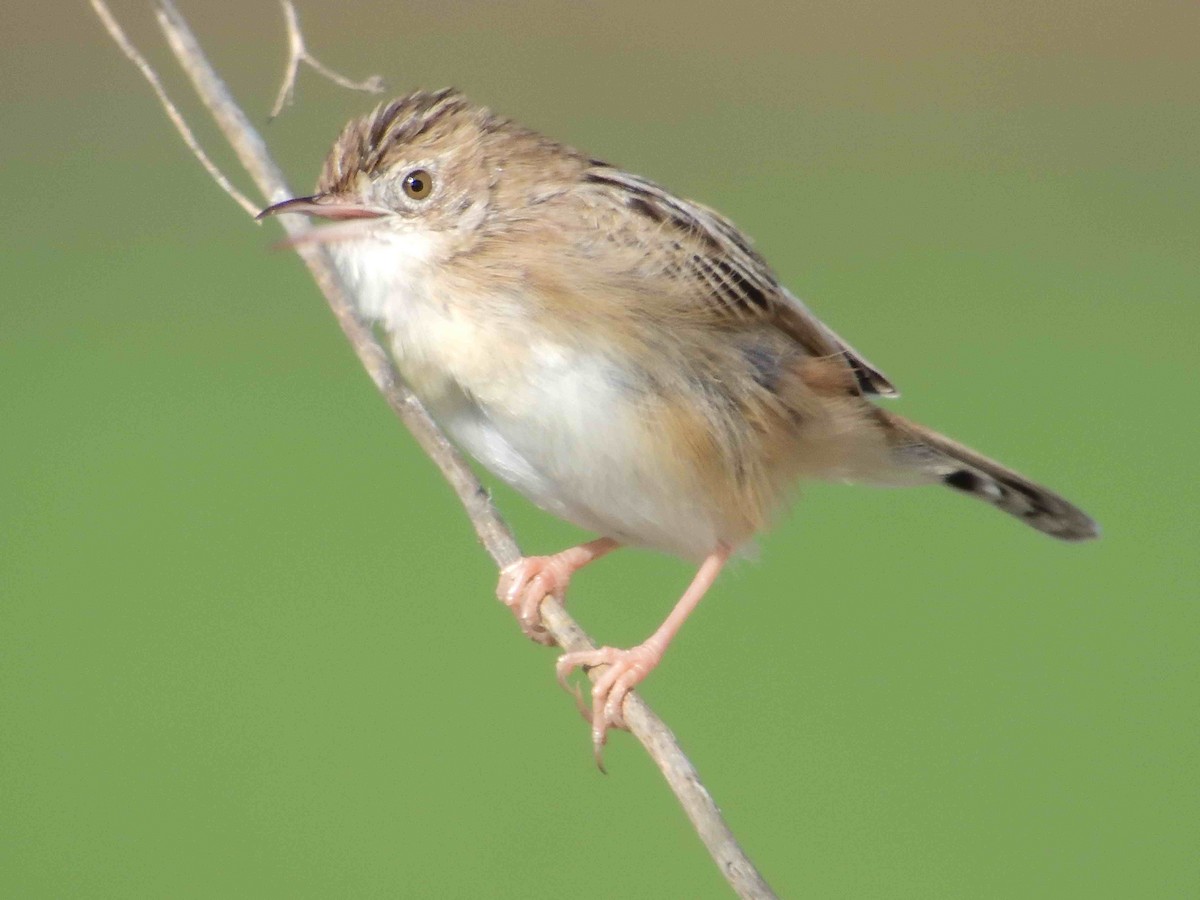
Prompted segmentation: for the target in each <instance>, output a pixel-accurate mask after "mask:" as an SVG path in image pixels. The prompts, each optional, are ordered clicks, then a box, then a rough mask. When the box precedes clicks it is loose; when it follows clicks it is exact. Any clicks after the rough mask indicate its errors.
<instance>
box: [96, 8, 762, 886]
mask: <svg viewBox="0 0 1200 900" xmlns="http://www.w3.org/2000/svg"><path fill="white" fill-rule="evenodd" d="M90 2H91V5H92V8H93V9H94V10H95V11H96V15H97V16H99V17H100V20H101V21H102V22H103V23H104V25H105V27H106V28H107V29H108V32H109V34H110V35H111V36H112V38H113V40H114V41H116V42H117V44H118V46H119V47H120V48H121V50H122V51H123V52H124V53H125V55H126V56H128V57H129V58H130V59H131V60H132V61H133V62H134V64H135V65H137V67H138V68H139V69H140V70H141V71H142V74H143V75H145V76H146V78H147V80H149V81H150V84H151V85H152V86H153V87H154V89H155V93H156V94H157V95H158V98H159V101H160V102H161V103H162V104H163V107H164V109H166V111H167V115H168V116H170V118H171V121H172V122H175V123H176V127H177V128H178V129H179V130H180V133H181V134H182V135H183V136H184V140H185V141H186V142H187V144H188V146H189V147H190V148H192V152H193V153H195V154H196V155H197V157H198V158H200V159H201V161H202V162H204V161H205V160H206V159H207V157H205V156H204V155H203V153H202V151H200V149H199V146H198V145H197V144H196V143H195V141H194V139H189V135H190V134H191V131H190V130H189V129H187V127H186V125H185V124H180V123H182V121H183V120H182V117H181V116H180V115H179V113H178V111H177V110H176V109H175V107H174V105H173V104H171V102H170V101H169V100H168V99H167V96H166V94H165V92H164V91H163V90H162V88H161V85H160V83H159V80H158V77H157V75H156V74H154V70H153V69H152V68H151V67H150V66H149V64H148V63H147V62H146V61H145V59H144V58H143V57H142V56H141V55H140V54H139V53H138V52H137V50H136V49H134V48H133V46H132V44H130V43H129V41H128V39H127V38H126V37H125V35H124V33H123V32H122V31H121V29H120V27H119V26H118V24H117V22H116V20H115V19H114V18H113V16H112V14H111V13H110V12H109V10H108V7H107V6H106V5H105V3H104V0H90ZM284 7H285V12H286V10H287V9H288V8H290V4H288V3H286V2H285V4H284ZM156 16H157V18H158V23H159V26H160V27H161V28H162V31H163V34H164V35H165V37H166V39H167V43H168V44H169V45H170V47H171V50H172V51H173V52H174V54H175V58H176V59H177V60H178V62H179V64H180V66H181V67H182V68H183V70H184V72H185V73H186V74H187V75H188V77H189V79H190V80H191V82H192V84H193V86H194V87H195V88H196V91H197V93H198V94H199V96H200V99H201V101H202V102H203V103H204V105H205V106H206V107H207V108H208V110H209V112H210V113H212V115H213V117H214V118H215V119H216V122H217V125H218V126H219V127H220V129H221V131H222V133H223V134H224V135H225V137H226V139H228V141H229V143H230V145H231V146H232V147H233V149H234V151H235V153H236V154H237V156H238V159H239V161H240V162H241V163H242V165H243V166H244V167H245V168H246V171H247V172H248V173H249V175H250V177H251V178H252V179H253V180H254V183H255V184H256V185H257V186H258V188H259V190H261V191H262V193H263V195H264V196H265V197H266V198H267V199H268V200H271V201H276V200H282V199H286V198H288V197H290V196H292V193H291V191H290V190H289V189H288V186H287V183H286V181H285V179H284V177H283V173H282V172H281V171H280V169H279V167H278V166H277V165H276V164H275V162H274V160H272V158H271V156H270V154H269V153H268V152H267V148H266V144H265V143H264V142H263V139H262V137H261V136H260V135H259V134H258V132H257V131H256V130H255V129H254V127H253V125H251V123H250V121H249V119H248V118H247V117H246V115H245V113H244V112H242V110H241V108H240V107H238V105H237V104H236V103H235V102H234V100H233V97H232V95H231V93H230V91H229V89H228V87H227V86H226V85H225V83H224V82H223V81H222V80H221V78H220V76H218V75H217V73H216V72H215V71H214V70H213V68H212V66H211V64H210V63H209V61H208V59H207V58H206V57H205V55H204V53H203V51H202V50H201V49H200V46H199V44H198V43H197V41H196V38H195V36H194V35H193V34H192V32H191V30H190V29H189V28H188V25H187V23H186V22H185V21H184V19H183V17H182V16H181V15H180V13H179V11H178V9H176V7H175V4H174V3H173V2H172V0H158V4H157V9H156ZM293 25H294V11H292V13H291V14H290V16H289V32H290V31H291V29H292V28H293ZM295 33H297V34H298V33H299V26H298V25H295ZM300 46H301V48H302V47H303V43H302V41H301V43H300ZM294 47H295V45H294V44H293V55H295V54H294ZM302 55H306V52H304V53H302ZM310 63H311V61H310ZM285 84H286V82H285ZM205 168H208V169H209V172H210V174H212V175H213V178H214V179H215V180H217V182H218V184H220V185H221V186H222V187H223V188H225V189H226V190H229V188H228V187H227V186H226V185H227V182H226V181H224V180H223V178H221V177H220V173H219V172H217V171H216V170H215V167H211V168H210V165H209V164H208V163H206V164H205ZM239 196H240V195H239ZM242 199H243V200H245V198H242ZM239 202H242V201H239ZM242 205H243V206H244V207H248V208H249V209H250V211H254V207H253V205H252V204H249V201H246V202H245V203H243V204H242ZM280 222H281V223H282V224H283V227H284V228H285V229H286V231H287V233H288V236H289V237H290V238H292V239H293V240H294V239H296V238H299V237H301V236H302V235H304V234H306V233H307V232H308V231H309V230H310V228H311V227H312V226H311V225H309V223H308V222H307V221H306V220H304V219H303V218H302V217H300V216H281V217H280ZM296 250H297V252H298V253H299V255H300V257H301V258H302V259H303V260H304V263H305V265H307V266H308V270H309V272H310V273H311V274H312V276H313V278H314V279H315V281H316V283H317V286H318V287H319V288H320V290H321V292H322V293H323V294H324V295H325V299H326V300H327V301H328V302H329V306H330V308H331V309H332V310H333V313H334V315H335V316H336V317H337V320H338V324H340V325H341V327H342V331H343V332H345V334H346V337H347V338H348V339H349V340H350V343H351V345H352V346H353V347H354V351H355V352H356V353H357V354H358V358H359V360H360V361H361V362H362V364H363V366H364V367H365V368H366V370H367V373H368V374H369V375H370V376H371V380H372V381H374V382H375V386H376V387H377V388H378V389H379V391H380V393H381V394H383V396H384V398H385V399H386V400H387V402H388V405H389V406H390V407H391V408H392V409H393V411H395V413H396V415H398V416H399V417H400V419H401V420H402V421H403V422H404V424H405V425H406V426H407V427H408V429H409V430H410V431H411V432H412V433H413V436H414V437H415V438H416V439H417V442H418V443H419V444H420V446H421V448H422V449H423V450H424V451H425V452H426V453H427V454H428V455H429V457H430V459H432V460H433V462H434V463H435V464H436V465H437V467H438V468H439V469H440V470H441V472H442V474H443V475H444V476H445V478H446V480H447V481H448V482H449V483H450V485H451V487H453V488H454V491H455V493H456V494H457V495H458V498H459V500H460V502H461V503H462V505H463V507H464V508H465V510H466V512H467V515H468V516H469V517H470V520H471V524H472V525H473V526H474V528H475V533H476V535H478V537H479V540H480V542H481V543H482V544H483V546H484V548H485V549H486V550H487V552H488V554H489V555H490V556H491V557H492V559H493V560H494V561H495V563H496V565H497V566H498V567H500V568H504V567H505V566H507V565H509V564H511V563H513V562H516V561H517V560H518V559H520V557H521V551H520V549H519V548H518V546H517V542H516V539H515V538H514V537H513V534H512V531H511V530H510V529H509V527H508V525H506V524H505V522H504V520H503V519H502V518H501V517H500V514H499V513H498V512H497V511H496V508H495V506H494V505H493V504H492V502H491V499H490V498H489V496H488V493H487V491H486V490H485V488H484V487H483V485H482V484H480V482H479V480H478V479H477V478H476V477H475V475H474V473H473V472H472V471H471V469H470V467H469V466H468V465H467V463H466V461H465V460H464V459H463V457H462V455H461V454H460V453H459V452H458V450H457V449H456V448H455V447H454V445H453V444H451V443H450V442H449V440H447V438H446V437H445V435H444V434H443V433H442V432H441V431H440V430H439V429H438V427H437V425H435V424H434V422H433V419H432V418H430V416H429V414H428V413H427V412H426V411H425V408H424V407H423V406H422V405H421V403H420V401H419V400H418V399H417V398H416V397H415V396H414V395H413V394H412V392H411V391H409V390H408V388H407V386H405V384H404V383H403V381H402V380H401V379H400V377H399V375H398V374H397V372H396V370H395V368H394V366H393V365H392V363H391V360H390V359H389V358H388V355H387V353H386V351H385V350H384V349H383V347H381V346H380V344H379V342H378V341H377V340H376V339H375V337H374V335H373V334H372V333H371V330H370V329H369V328H368V327H367V326H366V325H365V324H364V323H363V322H362V320H361V319H359V317H358V314H357V312H356V311H355V308H354V306H353V304H352V302H351V299H350V296H349V294H348V293H347V291H346V289H345V287H344V285H343V284H342V281H341V278H340V277H339V275H338V273H337V271H336V269H335V268H334V266H333V264H332V263H331V262H330V260H329V257H328V255H327V254H326V252H325V249H324V248H323V247H322V246H321V245H320V244H318V243H315V242H299V243H298V244H297V246H296ZM542 620H543V623H544V625H545V626H546V629H547V630H548V631H549V632H550V634H551V635H553V637H554V639H555V640H556V641H557V642H558V643H559V645H560V646H562V647H563V648H564V649H566V650H588V649H593V648H594V647H595V644H594V643H593V642H592V640H591V638H589V637H588V635H587V634H586V633H585V632H584V631H583V629H582V628H580V627H579V625H578V623H576V622H575V620H574V619H573V618H571V616H570V615H568V614H567V612H566V610H564V609H563V607H562V606H561V605H560V604H559V603H558V602H557V601H555V600H554V599H553V598H547V599H546V600H545V601H544V602H543V604H542ZM588 674H589V676H590V677H592V678H593V679H595V677H597V676H598V675H599V674H600V670H598V669H593V670H592V671H590V672H589V673H588ZM624 718H625V722H626V724H627V725H628V726H629V730H630V731H631V732H632V733H633V735H634V736H635V737H636V738H637V739H638V741H640V742H641V744H642V746H644V747H645V749H646V752H647V753H648V754H649V755H650V757H651V758H652V759H653V760H654V762H655V764H656V765H658V767H659V769H660V770H661V771H662V773H663V776H664V777H665V778H666V780H667V783H668V785H669V786H670V787H671V790H672V791H674V793H675V795H676V796H677V797H678V798H679V802H680V803H681V804H682V806H683V809H684V812H685V813H686V814H687V816H688V818H689V819H690V820H691V822H692V824H693V826H694V827H695V829H696V831H697V833H698V834H699V836H700V839H701V840H702V841H703V842H704V845H705V847H707V848H708V851H709V853H710V854H711V855H712V857H713V860H714V861H715V862H716V864H717V867H718V868H719V869H720V871H721V874H722V875H723V876H724V877H725V879H726V880H727V881H728V882H729V884H730V886H731V887H732V888H733V889H734V891H735V892H736V893H737V895H738V896H739V897H743V898H753V900H768V898H774V897H775V894H774V893H773V892H772V891H771V888H770V887H769V886H768V885H767V883H766V881H764V880H763V878H762V876H761V875H760V874H759V873H758V871H757V870H756V869H755V868H754V865H753V863H751V862H750V860H749V858H748V857H747V856H746V854H745V852H744V851H743V850H742V848H741V847H740V846H739V845H738V842H737V839H736V838H735V837H734V836H733V833H732V832H731V831H730V830H729V826H728V825H726V824H725V821H724V819H722V817H721V813H720V811H719V810H718V809H717V805H716V803H715V802H714V801H713V799H712V797H711V795H710V794H709V793H708V790H707V789H706V788H705V787H704V785H703V783H702V782H701V781H700V776H699V774H698V773H697V771H696V769H695V767H694V766H693V765H692V764H691V762H690V761H689V760H688V758H687V757H686V756H685V755H684V753H683V751H682V750H681V749H680V747H679V743H678V742H677V741H676V739H675V736H674V735H673V734H672V733H671V731H670V729H669V728H667V726H666V725H665V724H664V723H663V721H662V720H661V719H660V718H658V716H656V715H655V714H654V713H653V712H652V711H651V710H650V708H649V707H648V706H647V705H646V704H645V703H644V702H643V701H642V699H641V698H640V697H638V696H637V695H636V694H630V695H629V696H628V697H627V699H626V700H625V706H624Z"/></svg>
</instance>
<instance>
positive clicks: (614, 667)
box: [556, 547, 730, 771]
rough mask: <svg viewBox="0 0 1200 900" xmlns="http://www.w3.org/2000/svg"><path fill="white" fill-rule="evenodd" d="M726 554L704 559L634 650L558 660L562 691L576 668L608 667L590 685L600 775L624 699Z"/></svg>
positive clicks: (657, 659)
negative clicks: (654, 628) (610, 732)
mask: <svg viewBox="0 0 1200 900" xmlns="http://www.w3.org/2000/svg"><path fill="white" fill-rule="evenodd" d="M729 553H730V550H729V548H727V547H718V548H717V549H716V550H715V551H713V552H712V553H711V554H709V555H708V557H707V558H706V559H705V560H704V562H703V563H701V565H700V571H698V572H697V573H696V577H695V578H693V579H692V583H691V584H690V585H688V589H687V590H686V591H684V592H683V596H682V597H680V598H679V602H678V603H676V604H675V608H674V609H672V610H671V614H670V615H669V616H667V618H666V620H665V621H664V622H663V623H662V625H660V626H659V628H658V630H657V631H655V632H654V634H652V635H650V637H648V638H647V639H646V640H645V641H643V642H642V643H640V644H638V645H637V646H636V647H631V648H630V649H628V650H618V649H616V648H614V647H601V648H600V649H599V650H582V651H579V652H576V653H564V654H563V655H562V656H560V657H559V658H558V665H557V666H556V671H557V672H558V680H559V682H560V683H561V684H562V685H563V687H566V679H567V676H568V675H569V674H570V673H571V670H572V669H574V668H575V667H576V666H583V667H584V668H591V667H593V666H608V668H607V670H606V671H605V672H604V673H603V674H602V675H601V676H600V677H599V678H597V679H596V683H595V684H594V685H592V746H593V747H594V748H595V752H596V764H597V765H598V766H600V769H601V770H602V771H603V769H604V763H603V759H602V756H601V754H602V751H603V748H604V742H605V740H606V739H607V735H608V729H609V728H610V727H612V726H616V727H618V728H623V727H624V726H625V719H624V714H623V712H622V707H623V705H624V702H625V697H626V695H627V694H628V693H629V692H630V691H631V690H632V689H633V688H634V686H635V685H637V684H638V683H639V682H640V681H641V680H642V679H644V678H645V677H646V676H647V675H649V674H650V672H651V671H652V670H653V669H654V667H655V666H657V665H658V664H659V662H660V661H661V660H662V657H663V653H664V652H666V649H667V645H668V644H670V643H671V639H672V638H674V637H675V634H676V632H678V631H679V629H680V627H681V626H682V625H683V623H684V622H685V621H687V617H688V616H689V615H691V613H692V610H694V609H695V608H696V605H697V604H698V603H699V602H700V598H701V597H703V596H704V595H705V594H706V593H707V592H708V589H709V588H710V587H712V584H713V582H714V581H716V580H717V575H718V574H719V573H720V571H721V569H722V568H723V567H724V565H725V563H726V562H727V561H728V560H729Z"/></svg>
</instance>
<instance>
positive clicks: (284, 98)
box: [270, 0, 384, 119]
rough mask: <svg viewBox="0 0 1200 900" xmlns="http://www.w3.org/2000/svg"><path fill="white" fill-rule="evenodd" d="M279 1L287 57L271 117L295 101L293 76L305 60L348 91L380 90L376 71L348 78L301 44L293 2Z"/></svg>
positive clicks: (302, 42)
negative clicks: (285, 31)
mask: <svg viewBox="0 0 1200 900" xmlns="http://www.w3.org/2000/svg"><path fill="white" fill-rule="evenodd" d="M279 4H280V5H281V6H282V7H283V20H284V22H285V23H286V24H287V33H288V61H287V68H286V69H285V70H284V73H283V84H281V85H280V86H279V95H278V96H277V97H276V98H275V105H274V106H272V107H271V116H270V118H272V119H274V118H275V117H276V116H278V115H279V114H280V113H281V112H283V110H284V109H285V108H286V107H288V106H291V105H292V103H294V102H295V100H296V76H297V75H299V73H300V63H302V62H303V63H308V64H309V65H310V66H312V68H314V69H315V70H316V71H318V72H320V73H321V74H322V75H324V76H325V77H326V78H328V79H329V80H330V81H332V82H333V83H334V84H336V85H338V86H339V87H344V88H346V89H347V90H350V91H365V92H366V93H368V94H380V93H383V88H384V84H383V79H382V78H381V77H379V76H378V75H372V76H371V77H370V78H366V79H364V80H362V81H351V80H350V79H349V78H347V77H346V76H345V75H340V74H339V73H337V72H335V71H333V69H331V68H329V67H328V66H327V65H325V64H324V63H322V62H321V61H320V60H318V59H317V58H316V57H315V56H313V55H312V54H311V53H309V52H308V47H306V46H305V44H304V32H302V31H301V30H300V17H299V16H297V15H296V7H295V6H293V5H292V0H279Z"/></svg>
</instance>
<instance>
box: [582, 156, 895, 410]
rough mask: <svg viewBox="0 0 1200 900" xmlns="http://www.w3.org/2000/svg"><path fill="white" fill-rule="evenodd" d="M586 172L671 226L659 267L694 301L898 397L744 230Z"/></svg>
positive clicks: (604, 170) (612, 175) (657, 193)
mask: <svg viewBox="0 0 1200 900" xmlns="http://www.w3.org/2000/svg"><path fill="white" fill-rule="evenodd" d="M584 177H585V179H586V180H587V181H588V182H590V183H592V184H595V185H597V186H599V187H600V188H601V189H602V190H603V192H604V194H605V195H606V196H608V197H610V198H612V199H613V202H615V203H619V204H621V205H622V206H623V208H624V210H625V211H626V212H630V213H633V214H636V215H640V216H644V217H646V218H647V219H649V220H651V221H652V222H653V223H655V224H656V225H658V226H659V227H660V228H662V229H665V230H667V231H669V232H671V235H670V236H671V237H672V238H674V240H671V241H664V242H661V243H660V244H659V246H661V247H665V248H666V249H665V250H664V251H663V252H664V253H665V254H667V256H668V257H669V258H668V259H666V260H665V261H664V268H666V269H669V270H670V271H671V273H672V274H675V275H677V276H682V277H683V278H685V279H687V280H688V281H690V282H692V283H693V284H694V285H695V288H696V290H695V291H694V296H695V297H696V298H697V300H698V301H700V302H704V303H707V304H708V305H709V306H710V307H711V308H712V311H713V312H714V313H716V314H717V315H718V316H721V317H728V318H731V319H734V320H742V321H747V320H755V321H760V322H768V323H770V324H772V325H774V326H775V327H777V328H779V329H780V330H781V331H783V332H784V333H785V334H787V335H788V336H790V337H791V338H792V339H793V340H795V341H796V342H797V343H798V344H800V345H801V346H802V347H803V348H804V350H805V351H806V352H807V353H809V354H811V355H812V356H815V357H839V356H840V357H841V358H842V359H843V360H844V361H845V364H846V365H847V366H848V367H849V368H850V369H851V371H852V372H853V373H854V378H855V381H856V383H857V385H858V389H859V391H860V392H861V393H863V394H875V395H879V396H883V397H895V396H897V394H898V392H897V391H896V389H895V388H894V387H893V386H892V383H891V382H890V381H889V380H888V378H887V376H886V375H884V374H883V373H882V372H880V371H879V370H878V369H877V368H875V367H874V366H873V365H871V363H870V362H868V361H867V359H866V358H865V357H864V356H863V355H862V354H861V353H859V352H858V351H857V350H855V349H854V348H853V347H851V346H850V344H848V343H847V342H846V341H844V340H842V338H840V337H839V336H838V335H837V334H836V333H835V332H834V331H833V329H831V328H829V327H828V326H827V325H825V323H824V322H822V321H821V320H820V319H818V318H817V317H816V316H815V315H813V313H812V312H811V311H810V310H809V309H808V307H807V306H805V305H804V304H803V303H802V302H801V301H800V300H798V299H797V298H796V297H794V296H793V295H792V294H791V293H790V292H789V291H788V290H787V289H786V288H784V287H783V286H782V285H781V284H780V283H779V281H778V279H777V278H776V277H775V275H774V273H773V272H772V271H771V269H770V267H769V266H768V265H767V263H766V261H765V260H763V258H762V257H761V256H759V254H758V253H757V252H755V251H754V249H753V248H752V247H751V246H750V242H749V240H748V239H747V238H746V236H745V235H743V234H742V233H741V231H739V230H738V228H737V226H735V225H734V224H733V223H732V222H730V221H729V220H728V219H726V218H725V217H724V216H722V215H721V214H720V213H718V212H716V211H715V210H712V209H709V208H708V207H706V206H703V205H701V204H699V203H692V202H691V201H688V200H683V199H681V198H679V197H676V196H675V195H674V194H672V193H670V192H669V191H667V190H665V189H664V188H662V187H660V186H658V185H657V184H654V183H653V182H650V181H646V180H644V179H642V178H639V177H637V176H636V175H631V174H629V173H628V172H624V171H621V170H620V169H615V168H612V167H609V166H602V165H597V166H593V167H592V168H590V169H589V170H588V171H587V173H586V175H585V176H584ZM614 189H615V190H614Z"/></svg>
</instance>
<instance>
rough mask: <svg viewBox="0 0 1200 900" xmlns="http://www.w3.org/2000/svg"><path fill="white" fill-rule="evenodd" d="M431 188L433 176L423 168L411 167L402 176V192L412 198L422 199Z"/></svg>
mask: <svg viewBox="0 0 1200 900" xmlns="http://www.w3.org/2000/svg"><path fill="white" fill-rule="evenodd" d="M432 190H433V176H432V175H430V174H429V172H428V171H427V170H425V169H413V170H412V171H411V172H409V173H408V174H407V175H405V176H404V193H406V194H407V195H408V196H409V197H411V198H412V199H413V200H424V199H425V198H426V197H428V196H429V192H430V191H432Z"/></svg>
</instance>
